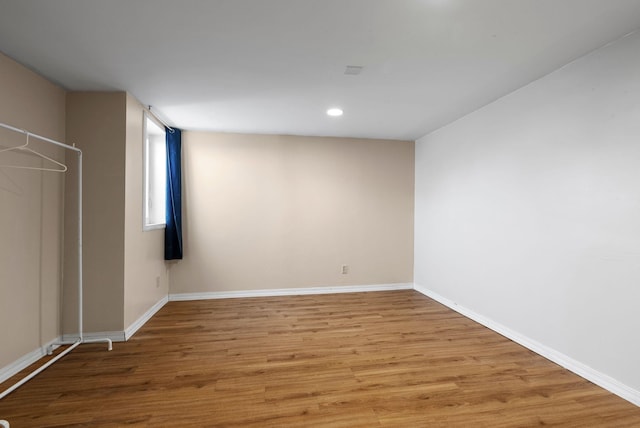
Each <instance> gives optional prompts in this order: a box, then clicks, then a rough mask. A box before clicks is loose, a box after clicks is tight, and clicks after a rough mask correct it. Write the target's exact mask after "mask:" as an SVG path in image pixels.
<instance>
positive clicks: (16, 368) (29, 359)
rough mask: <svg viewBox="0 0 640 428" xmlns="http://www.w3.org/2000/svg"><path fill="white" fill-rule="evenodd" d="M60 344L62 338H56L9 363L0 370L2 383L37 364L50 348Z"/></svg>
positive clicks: (0, 381)
mask: <svg viewBox="0 0 640 428" xmlns="http://www.w3.org/2000/svg"><path fill="white" fill-rule="evenodd" d="M58 342H60V338H59V337H56V338H55V339H53V340H52V341H50V342H48V343H46V344H44V345H42V346H41V347H39V348H37V349H34V350H33V351H31V352H29V353H28V354H25V355H23V356H22V357H20V358H18V359H17V360H15V361H13V362H11V363H9V364H8V365H6V366H4V367H2V368H0V383H2V382H4V381H6V380H7V379H9V378H10V377H12V376H15V375H16V374H18V373H19V372H20V371H22V370H24V369H26V368H27V367H29V366H30V365H31V364H33V363H35V362H37V361H38V360H39V359H40V358H42V357H44V356H45V355H47V349H49V347H50V346H52V345H54V344H55V343H58Z"/></svg>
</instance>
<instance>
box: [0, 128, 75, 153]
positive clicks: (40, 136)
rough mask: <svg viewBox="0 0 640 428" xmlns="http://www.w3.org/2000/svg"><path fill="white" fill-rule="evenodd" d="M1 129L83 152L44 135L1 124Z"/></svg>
mask: <svg viewBox="0 0 640 428" xmlns="http://www.w3.org/2000/svg"><path fill="white" fill-rule="evenodd" d="M0 127H2V128H6V129H10V130H11V131H15V132H20V133H21V134H25V135H28V136H29V137H36V138H37V139H39V140H42V141H46V142H47V143H51V144H55V145H56V146H60V147H64V148H65V149H69V150H74V151H76V152H80V153H81V152H82V150H80V149H79V148H77V147H76V146H70V145H68V144H65V143H61V142H60V141H56V140H52V139H51V138H47V137H43V136H42V135H38V134H34V133H33V132H29V131H26V130H24V129H20V128H16V127H15V126H11V125H7V124H6V123H1V122H0Z"/></svg>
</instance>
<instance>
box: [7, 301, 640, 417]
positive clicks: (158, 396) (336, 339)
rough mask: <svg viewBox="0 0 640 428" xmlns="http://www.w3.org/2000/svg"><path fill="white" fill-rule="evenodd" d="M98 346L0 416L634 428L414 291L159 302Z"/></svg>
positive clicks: (595, 391) (575, 380)
mask: <svg viewBox="0 0 640 428" xmlns="http://www.w3.org/2000/svg"><path fill="white" fill-rule="evenodd" d="M104 349H105V347H104V345H103V344H99V345H98V344H96V345H82V346H81V347H79V348H78V349H76V350H75V351H73V352H72V353H71V354H69V355H68V356H66V357H65V358H63V359H62V360H61V361H60V362H58V363H57V364H56V365H54V366H52V367H51V368H50V369H48V370H47V371H45V372H44V373H42V374H41V375H40V376H39V377H37V378H36V379H34V380H32V381H31V382H29V383H27V384H26V385H25V386H23V387H22V388H21V389H19V390H17V391H16V392H14V393H12V394H11V395H9V396H8V397H6V398H5V399H4V400H1V401H0V419H2V418H4V419H8V420H9V422H11V424H12V428H14V427H51V426H56V427H63V426H64V427H77V426H91V427H101V426H105V427H106V426H108V427H116V426H123V425H127V426H153V427H169V426H171V427H205V426H235V427H272V426H274V427H296V426H301V427H302V426H304V427H357V426H362V427H378V426H384V427H440V426H443V427H528V426H538V425H551V426H568V427H640V408H638V407H635V406H633V405H632V404H630V403H628V402H626V401H624V400H622V399H620V398H618V397H616V396H614V395H612V394H610V393H608V392H606V391H605V390H603V389H601V388H599V387H597V386H595V385H593V384H591V383H589V382H587V381H585V380H583V379H582V378H580V377H578V376H576V375H574V374H572V373H570V372H568V371H566V370H564V369H562V368H560V367H559V366H557V365H555V364H553V363H551V362H549V361H547V360H545V359H544V358H542V357H540V356H538V355H536V354H534V353H532V352H530V351H528V350H526V349H525V348H523V347H521V346H519V345H517V344H515V343H513V342H511V341H509V340H507V339H505V338H503V337H502V336H500V335H498V334H496V333H493V332H492V331H490V330H488V329H486V328H484V327H482V326H480V325H478V324H476V323H474V322H473V321H470V320H468V319H466V318H464V317H462V316H460V315H458V314H456V313H455V312H452V311H451V310H449V309H447V308H445V307H444V306H441V305H439V304H438V303H435V302H434V301H432V300H430V299H428V298H426V297H424V296H422V295H420V294H418V293H416V292H414V291H392V292H376V293H353V294H338V295H317V296H297V297H275V298H251V299H229V300H209V301H198V302H171V303H168V304H167V305H166V306H165V307H164V308H163V309H162V310H161V311H160V312H159V313H158V314H157V315H156V316H155V317H154V318H153V319H152V320H150V321H149V322H148V323H147V324H146V325H145V326H144V327H143V328H142V329H141V330H140V331H139V332H138V333H137V334H136V335H135V336H134V337H133V338H132V339H131V340H130V341H129V342H127V343H116V344H114V350H113V351H112V352H106V351H105V350H104ZM3 386H5V387H6V386H8V385H7V384H6V383H5V385H3ZM2 389H4V388H2Z"/></svg>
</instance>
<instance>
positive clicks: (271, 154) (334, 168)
mask: <svg viewBox="0 0 640 428" xmlns="http://www.w3.org/2000/svg"><path fill="white" fill-rule="evenodd" d="M183 166H184V169H183V180H184V182H183V188H184V194H183V198H184V199H183V204H184V208H183V209H184V214H183V221H184V259H183V260H181V261H179V262H178V263H176V264H174V265H173V266H172V267H171V270H170V292H171V293H202V292H215V291H238V290H258V289H282V288H298V287H318V286H334V285H365V284H366V285H369V284H385V283H406V282H412V280H413V264H412V261H413V256H412V252H413V179H414V174H413V168H414V143H413V142H411V141H389V140H364V139H345V138H321V137H296V136H275V135H244V134H222V133H208V132H185V133H184V134H183ZM343 264H346V265H348V266H349V273H348V274H346V275H343V274H342V273H341V266H342V265H343Z"/></svg>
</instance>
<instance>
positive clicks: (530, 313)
mask: <svg viewBox="0 0 640 428" xmlns="http://www.w3.org/2000/svg"><path fill="white" fill-rule="evenodd" d="M639 51H640V34H638V33H636V34H633V35H631V36H628V37H626V38H624V39H622V40H619V41H617V42H616V43H614V44H611V45H609V46H607V47H605V48H602V49H600V50H598V51H596V52H594V53H592V54H591V55H589V56H587V57H584V58H582V59H580V60H578V61H575V62H573V63H571V64H569V65H567V66H565V67H563V68H562V69H560V70H558V71H556V72H554V73H552V74H550V75H548V76H546V77H544V78H542V79H540V80H538V81H536V82H534V83H532V84H530V85H528V86H526V87H524V88H522V89H520V90H518V91H516V92H514V93H512V94H510V95H509V96H507V97H504V98H502V99H500V100H498V101H497V102H495V103H493V104H491V105H488V106H486V107H484V108H482V109H480V110H478V111H476V112H475V113H473V114H470V115H468V116H466V117H464V118H462V119H459V120H458V121H456V122H454V123H452V124H451V125H449V126H447V127H444V128H442V129H440V130H438V131H436V132H434V133H432V134H430V135H427V136H425V137H423V138H421V139H420V140H419V141H418V142H417V145H416V196H415V201H416V202H415V207H416V211H415V218H416V221H415V282H416V284H417V285H418V286H420V287H424V288H426V289H428V290H431V291H433V292H435V293H437V294H439V295H441V296H443V297H445V298H446V299H448V300H450V301H453V302H455V303H457V304H458V305H461V306H462V307H466V308H469V309H470V310H472V311H474V312H475V313H477V314H480V315H481V316H483V317H485V318H487V319H490V320H491V321H492V322H495V323H497V324H501V325H503V326H506V327H507V328H509V329H511V330H512V331H515V332H517V333H519V334H520V335H522V336H525V337H528V338H530V339H532V340H534V341H537V342H539V343H541V344H543V345H544V346H546V347H548V348H551V349H553V350H555V351H557V352H559V353H562V354H564V355H566V356H568V357H570V358H573V359H574V360H577V361H578V362H580V363H583V364H585V365H587V366H589V367H591V368H592V369H594V370H595V371H597V372H600V373H602V374H605V375H608V376H610V377H611V378H613V379H615V380H617V381H619V382H621V383H623V384H624V385H626V386H628V387H630V388H633V389H635V390H636V391H640V370H638V368H637V363H638V361H640V342H638V340H636V336H637V332H638V331H639V330H640V317H639V316H638V308H637V304H638V302H639V301H640V287H639V286H638V284H640V220H639V219H640V167H639V166H640V80H639V79H638V76H640V56H639V55H638V52H639Z"/></svg>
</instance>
